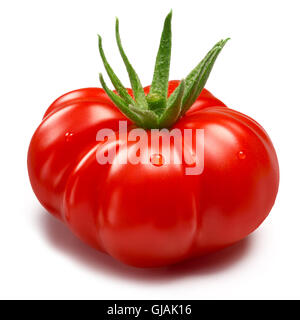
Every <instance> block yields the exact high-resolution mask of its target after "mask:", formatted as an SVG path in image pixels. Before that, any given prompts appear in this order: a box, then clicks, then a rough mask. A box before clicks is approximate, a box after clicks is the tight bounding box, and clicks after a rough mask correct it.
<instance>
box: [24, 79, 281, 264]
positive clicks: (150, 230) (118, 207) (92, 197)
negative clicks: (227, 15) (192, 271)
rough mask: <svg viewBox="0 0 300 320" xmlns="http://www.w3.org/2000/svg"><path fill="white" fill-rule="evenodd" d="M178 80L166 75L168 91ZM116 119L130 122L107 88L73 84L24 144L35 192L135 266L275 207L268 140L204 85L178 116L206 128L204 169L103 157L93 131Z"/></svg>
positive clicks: (193, 249) (245, 226)
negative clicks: (192, 172) (75, 87)
mask: <svg viewBox="0 0 300 320" xmlns="http://www.w3.org/2000/svg"><path fill="white" fill-rule="evenodd" d="M178 83H179V82H178V81H170V83H169V94H170V93H171V92H172V91H173V90H174V89H175V88H176V87H177V86H178ZM145 92H146V93H147V92H149V87H146V88H145ZM129 93H130V94H131V91H130V90H129ZM119 120H123V121H127V124H128V128H129V129H130V128H132V127H133V126H134V125H133V124H132V122H131V121H130V120H128V119H126V118H125V117H124V116H123V115H122V114H121V113H120V112H119V111H118V109H117V108H116V107H115V106H114V105H113V104H112V102H111V101H110V100H109V98H108V97H107V96H106V94H105V93H104V91H103V90H102V89H100V88H86V89H80V90H76V91H73V92H70V93H67V94H66V95H64V96H62V97H60V98H58V99H57V100H56V101H55V102H54V103H53V104H52V105H51V106H50V107H49V108H48V110H47V111H46V113H45V116H44V118H43V121H42V123H41V124H40V126H39V127H38V129H37V130H36V132H35V134H34V135H33V138H32V140H31V143H30V147H29V151H28V172H29V177H30V181H31V184H32V187H33V190H34V192H35V194H36V196H37V198H38V199H39V201H40V202H41V204H42V205H43V206H44V207H45V208H46V209H47V210H48V211H49V212H50V213H52V214H53V215H54V216H56V217H57V218H59V219H61V220H62V221H64V222H65V223H66V224H67V225H68V226H69V227H70V228H71V230H72V231H73V232H74V233H75V234H76V235H77V236H78V237H79V238H80V239H82V240H83V241H85V242H86V243H88V244H89V245H90V246H92V247H94V248H96V249H98V250H100V251H103V252H107V253H109V254H110V255H111V256H113V257H115V258H116V259H117V260H119V261H122V262H123V263H126V264H129V265H132V266H137V267H157V266H165V265H169V264H173V263H176V262H179V261H182V260H184V259H187V258H190V257H194V256H199V255H202V254H205V253H207V252H211V251H215V250H218V249H220V248H223V247H225V246H228V245H231V244H233V243H235V242H237V241H239V240H241V239H243V238H244V237H246V236H247V235H248V234H249V233H251V232H252V231H254V230H255V229H256V228H257V227H258V226H259V225H260V224H261V223H262V221H263V220H264V219H265V218H266V217H267V215H268V214H269V212H270V210H271V208H272V206H273V204H274V201H275V198H276V194H277V190H278V185H279V167H278V161H277V157H276V152H275V150H274V147H273V145H272V142H271V140H270V138H269V137H268V135H267V134H266V132H265V131H264V129H263V128H262V127H261V126H260V125H259V124H258V123H257V122H255V121H254V120H252V119H251V118H249V117H248V116H245V115H243V114H242V113H239V112H237V111H234V110H231V109H229V108H227V107H226V106H225V105H224V103H222V102H221V101H220V100H218V99H217V98H215V97H214V96H213V95H212V94H210V93H209V92H208V91H207V90H205V89H203V91H202V92H201V94H200V96H199V97H198V99H197V101H196V102H195V103H194V105H193V106H192V107H191V109H190V110H189V111H188V112H187V113H186V115H185V116H184V117H183V118H182V119H181V120H179V121H178V122H177V123H176V124H175V125H174V128H178V129H180V130H183V129H186V128H193V129H197V128H198V129H204V136H205V149H204V161H205V162H204V170H203V172H202V174H201V175H194V176H192V175H191V176H189V175H186V174H185V171H184V169H185V167H184V164H182V165H178V164H173V163H171V164H167V165H162V166H155V165H153V164H151V161H150V159H149V163H146V164H142V163H139V164H136V165H133V164H130V163H128V164H126V165H120V164H119V165H118V164H116V163H113V164H112V165H110V164H105V165H100V164H99V163H98V162H97V160H96V152H97V150H99V148H102V145H101V142H98V141H96V134H97V132H98V130H100V129H102V128H111V129H113V130H114V131H117V130H118V125H119ZM148 134H149V132H148ZM122 139H124V137H122V136H120V137H119V141H118V143H119V145H120V151H119V154H122V152H121V151H122V143H123V142H124V141H123V140H122ZM128 148H129V150H130V148H134V143H133V142H131V144H130V143H129V144H128ZM163 154H164V150H162V155H163Z"/></svg>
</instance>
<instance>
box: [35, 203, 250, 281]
mask: <svg viewBox="0 0 300 320" xmlns="http://www.w3.org/2000/svg"><path fill="white" fill-rule="evenodd" d="M38 224H39V225H40V226H41V230H42V232H43V233H44V235H45V237H46V239H47V240H48V242H49V243H50V245H52V246H53V247H54V248H56V249H57V250H59V251H62V252H63V253H64V254H66V255H68V256H70V257H71V258H72V259H73V260H74V261H76V262H77V263H79V264H81V265H82V266H84V267H85V268H88V269H91V270H92V271H93V272H99V273H102V274H103V273H106V274H109V275H111V276H118V277H122V278H123V277H126V278H127V279H128V278H130V279H132V280H139V281H141V280H142V281H151V282H153V281H159V282H160V283H161V282H167V281H172V280H176V279H178V278H182V277H189V276H205V275H209V274H212V273H217V272H222V271H224V270H225V269H227V268H230V267H231V266H233V265H234V264H235V263H237V262H239V261H241V260H242V258H243V257H245V256H246V254H247V252H248V251H249V249H250V248H251V242H252V239H253V238H252V237H251V236H249V237H247V238H246V239H244V240H242V241H240V242H238V243H237V244H235V245H232V246H231V247H228V248H225V249H222V250H220V251H218V252H215V253H211V254H208V255H206V256H202V257H199V258H194V259H191V260H187V261H183V262H181V263H178V264H175V265H172V266H168V267H162V268H148V269H140V268H134V267H130V266H126V265H124V264H122V263H120V262H118V261H116V260H115V259H113V258H112V257H110V256H109V255H107V254H104V253H101V252H98V251H96V250H95V249H92V248H90V247H89V246H87V245H86V244H84V243H83V242H82V241H81V240H79V239H78V238H77V237H76V236H75V235H73V234H72V232H71V231H70V230H69V229H68V228H67V227H66V226H65V225H64V224H63V223H62V222H60V221H58V220H57V219H55V218H54V217H52V216H51V215H50V214H48V213H47V212H46V211H45V210H43V209H40V210H39V212H38Z"/></svg>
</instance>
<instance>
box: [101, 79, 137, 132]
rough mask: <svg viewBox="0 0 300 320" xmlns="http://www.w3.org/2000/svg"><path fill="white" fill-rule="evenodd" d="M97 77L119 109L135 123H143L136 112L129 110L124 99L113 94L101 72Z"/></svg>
mask: <svg viewBox="0 0 300 320" xmlns="http://www.w3.org/2000/svg"><path fill="white" fill-rule="evenodd" d="M99 79H100V82H101V85H102V88H103V90H104V91H105V92H106V94H107V95H108V96H109V98H110V99H111V101H112V102H113V103H114V104H115V105H116V106H117V107H118V108H119V110H120V111H121V112H122V113H123V114H124V115H125V116H126V117H128V118H129V119H131V120H132V121H134V122H135V123H136V124H137V125H139V126H142V125H143V119H142V118H141V117H140V116H139V115H138V114H136V113H135V112H134V111H133V110H131V109H130V108H129V107H128V105H127V104H126V103H125V101H124V100H123V99H122V98H121V97H120V96H118V95H117V94H115V93H114V92H113V91H111V90H110V89H109V88H108V87H107V85H106V83H105V81H104V79H103V76H102V74H101V73H100V75H99Z"/></svg>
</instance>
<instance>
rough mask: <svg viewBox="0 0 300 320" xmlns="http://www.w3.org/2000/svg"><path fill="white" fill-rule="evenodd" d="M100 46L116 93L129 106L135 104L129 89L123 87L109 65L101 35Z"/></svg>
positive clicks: (103, 60)
mask: <svg viewBox="0 0 300 320" xmlns="http://www.w3.org/2000/svg"><path fill="white" fill-rule="evenodd" d="M98 46H99V53H100V56H101V59H102V62H103V65H104V67H105V70H106V72H107V74H108V76H109V78H110V80H111V82H112V84H113V86H114V87H115V89H116V91H117V92H118V94H119V95H120V96H121V97H122V98H123V99H124V101H125V102H126V103H127V104H133V105H134V104H135V101H134V100H133V99H132V97H131V96H130V94H129V93H128V91H127V89H126V88H125V87H124V86H123V84H122V82H121V81H120V79H119V78H118V77H117V76H116V74H115V73H114V71H113V69H112V67H111V66H110V64H109V63H108V61H107V59H106V56H105V54H104V50H103V47H102V38H101V36H100V35H98Z"/></svg>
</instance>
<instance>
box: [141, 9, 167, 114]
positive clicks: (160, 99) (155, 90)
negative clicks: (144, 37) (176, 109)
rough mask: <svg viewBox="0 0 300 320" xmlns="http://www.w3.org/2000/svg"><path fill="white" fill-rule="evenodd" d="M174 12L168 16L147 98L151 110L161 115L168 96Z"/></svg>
mask: <svg viewBox="0 0 300 320" xmlns="http://www.w3.org/2000/svg"><path fill="white" fill-rule="evenodd" d="M171 20H172V11H171V12H170V13H169V14H168V15H167V17H166V19H165V22H164V27H163V31H162V35H161V39H160V44H159V49H158V53H157V56H156V62H155V68H154V74H153V80H152V84H151V87H150V92H149V94H148V96H147V102H148V105H149V109H151V110H154V111H155V112H156V113H157V114H160V113H161V112H162V111H163V110H164V109H165V108H166V103H167V95H168V84H169V72H170V60H171V46H172V31H171Z"/></svg>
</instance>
